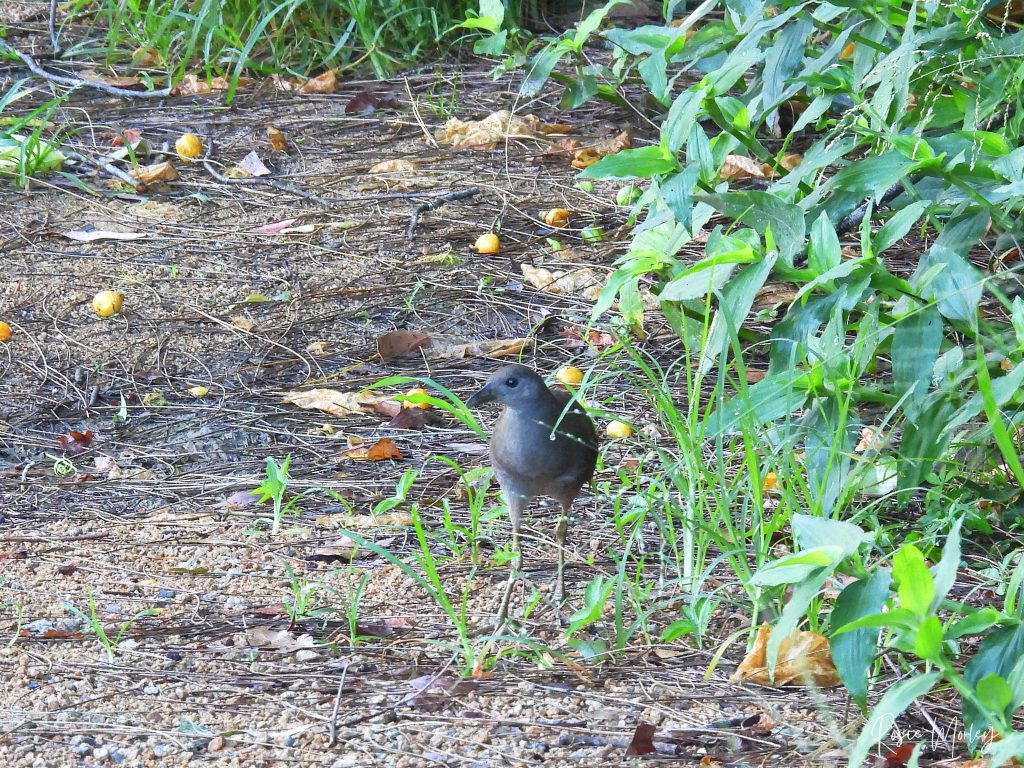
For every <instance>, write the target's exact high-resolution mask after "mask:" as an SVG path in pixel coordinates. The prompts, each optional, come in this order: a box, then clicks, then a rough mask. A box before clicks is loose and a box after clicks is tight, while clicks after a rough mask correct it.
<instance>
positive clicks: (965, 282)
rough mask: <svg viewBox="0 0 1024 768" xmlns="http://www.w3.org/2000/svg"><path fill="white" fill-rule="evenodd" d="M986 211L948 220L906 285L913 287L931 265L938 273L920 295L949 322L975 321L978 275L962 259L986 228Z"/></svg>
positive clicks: (976, 271) (979, 284)
mask: <svg viewBox="0 0 1024 768" xmlns="http://www.w3.org/2000/svg"><path fill="white" fill-rule="evenodd" d="M988 223H989V215H988V212H987V211H974V212H971V213H969V214H964V215H962V216H960V217H958V218H955V219H952V220H951V221H950V222H949V223H948V224H947V225H946V227H945V228H944V229H943V230H942V233H941V234H940V235H939V236H938V237H937V238H936V239H935V242H934V243H933V244H932V247H931V248H929V249H928V251H927V252H926V253H925V254H924V256H922V257H921V261H920V262H919V264H918V267H917V270H916V271H915V272H914V275H913V276H912V277H911V278H910V284H911V285H912V286H914V287H915V288H917V287H918V286H919V283H918V281H920V280H921V277H922V276H923V275H925V274H927V273H928V272H929V270H930V269H931V268H932V267H934V266H941V267H942V270H941V271H940V272H939V273H938V274H937V275H936V276H935V277H934V279H932V280H931V281H930V282H929V283H928V284H927V285H925V286H923V287H921V294H922V295H923V296H924V297H925V298H928V299H934V301H935V303H936V304H937V305H938V308H939V312H941V313H942V315H943V316H944V317H948V318H949V319H951V320H960V321H962V322H966V323H973V322H975V321H976V320H977V315H978V304H979V303H980V302H981V295H982V276H981V273H980V272H979V271H978V270H977V269H976V268H975V267H974V266H973V265H972V264H971V263H970V262H969V261H967V259H966V258H965V257H966V255H967V253H968V252H969V251H970V249H971V248H972V247H974V245H975V244H976V243H977V242H978V240H979V239H980V238H981V236H982V234H984V232H985V229H986V228H987V227H988Z"/></svg>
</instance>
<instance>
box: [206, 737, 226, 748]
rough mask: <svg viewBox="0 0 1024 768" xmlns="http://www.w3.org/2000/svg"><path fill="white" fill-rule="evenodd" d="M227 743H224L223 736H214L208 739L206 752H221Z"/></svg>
mask: <svg viewBox="0 0 1024 768" xmlns="http://www.w3.org/2000/svg"><path fill="white" fill-rule="evenodd" d="M225 746H227V743H226V742H225V741H224V737H223V736H214V737H213V738H212V739H210V743H209V744H207V745H206V749H207V751H208V752H222V751H223V750H224V747H225Z"/></svg>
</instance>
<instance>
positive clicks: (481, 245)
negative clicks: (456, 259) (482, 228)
mask: <svg viewBox="0 0 1024 768" xmlns="http://www.w3.org/2000/svg"><path fill="white" fill-rule="evenodd" d="M473 247H474V248H476V252H477V253H497V252H498V250H499V249H500V248H501V241H500V240H499V239H498V236H497V235H496V234H494V233H493V232H488V233H487V234H486V235H480V237H478V238H477V239H476V243H475V244H474V245H473Z"/></svg>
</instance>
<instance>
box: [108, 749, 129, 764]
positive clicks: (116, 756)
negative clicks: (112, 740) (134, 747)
mask: <svg viewBox="0 0 1024 768" xmlns="http://www.w3.org/2000/svg"><path fill="white" fill-rule="evenodd" d="M110 759H111V761H112V762H114V763H115V764H116V765H121V763H123V762H124V761H125V759H126V757H125V754H124V752H122V751H121V750H119V749H115V750H114V751H113V752H111V753H110Z"/></svg>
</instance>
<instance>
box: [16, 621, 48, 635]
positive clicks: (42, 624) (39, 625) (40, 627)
mask: <svg viewBox="0 0 1024 768" xmlns="http://www.w3.org/2000/svg"><path fill="white" fill-rule="evenodd" d="M22 629H24V630H27V631H28V632H31V633H32V634H33V635H41V634H43V633H44V632H47V631H49V630H51V629H53V622H52V621H50V620H49V619H36V620H35V621H30V622H28V624H25V625H23V626H22Z"/></svg>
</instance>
